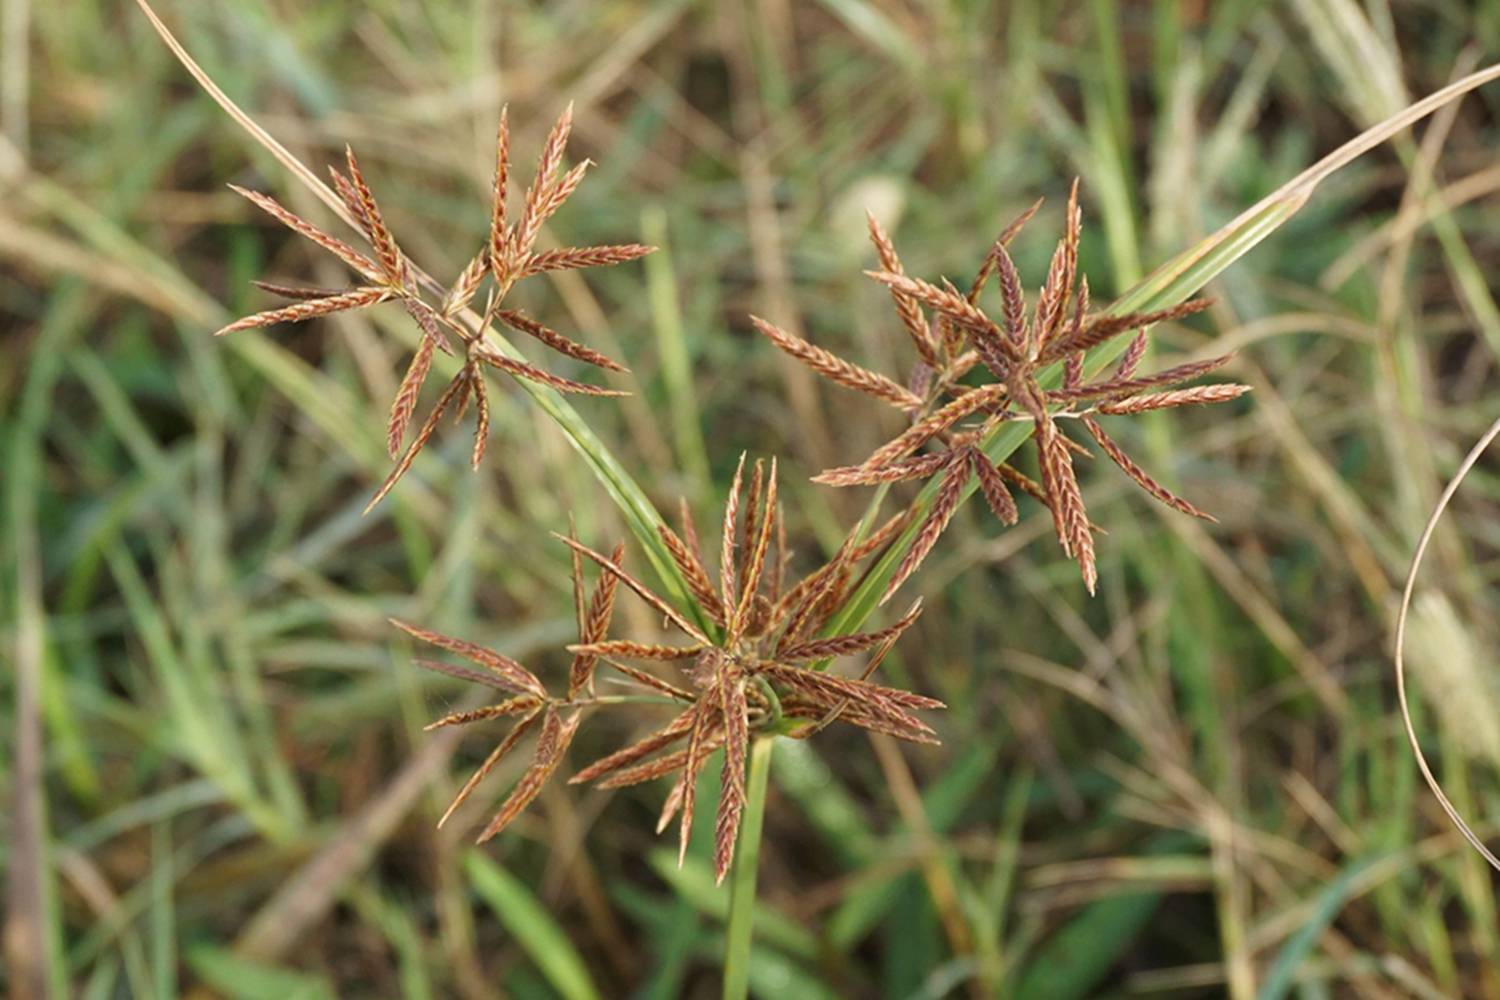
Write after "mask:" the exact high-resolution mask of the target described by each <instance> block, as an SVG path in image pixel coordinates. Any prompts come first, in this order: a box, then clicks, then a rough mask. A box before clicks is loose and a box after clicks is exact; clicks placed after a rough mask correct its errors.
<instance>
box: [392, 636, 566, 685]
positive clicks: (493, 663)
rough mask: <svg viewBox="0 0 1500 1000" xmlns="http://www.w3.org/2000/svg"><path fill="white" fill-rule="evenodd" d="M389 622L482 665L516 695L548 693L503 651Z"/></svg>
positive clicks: (532, 675) (529, 672)
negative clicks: (507, 685)
mask: <svg viewBox="0 0 1500 1000" xmlns="http://www.w3.org/2000/svg"><path fill="white" fill-rule="evenodd" d="M390 622H391V624H392V625H394V626H396V627H397V628H399V629H400V630H401V631H403V632H405V633H406V634H407V635H409V636H411V637H412V638H414V639H421V640H422V641H423V642H426V643H430V644H432V645H434V646H437V647H438V648H439V649H446V650H447V651H448V652H450V653H455V654H457V655H459V656H462V657H463V658H464V659H466V660H469V661H470V662H472V663H477V664H479V665H480V666H481V667H484V668H486V669H488V670H489V671H490V672H492V673H493V674H494V675H495V676H496V677H498V678H499V679H500V680H502V681H503V682H505V683H507V684H510V685H511V686H512V687H513V688H514V689H515V691H516V692H517V693H518V694H525V693H528V692H529V693H531V694H536V695H541V696H542V697H546V695H547V689H546V688H545V687H543V686H542V682H541V681H539V680H537V678H536V675H535V674H533V673H532V672H531V671H530V670H527V669H526V668H525V667H523V666H522V665H521V664H519V663H517V662H516V661H515V660H513V659H511V658H510V657H508V656H506V655H504V654H502V653H497V652H495V651H494V650H492V649H485V648H484V647H483V646H479V645H476V644H474V643H472V642H469V641H467V640H465V639H457V638H454V637H453V636H451V635H444V634H443V633H441V632H433V631H431V630H429V629H425V628H420V627H419V626H416V625H412V624H410V623H408V622H403V621H401V620H400V619H397V618H392V619H390Z"/></svg>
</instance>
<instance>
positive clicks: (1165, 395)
mask: <svg viewBox="0 0 1500 1000" xmlns="http://www.w3.org/2000/svg"><path fill="white" fill-rule="evenodd" d="M1249 391H1250V387H1249V386H1248V385H1241V384H1239V383H1237V382H1220V383H1217V384H1215V385H1195V386H1193V387H1192V388H1190V389H1172V390H1170V391H1168V392H1152V393H1146V394H1145V395H1141V396H1127V397H1125V398H1124V399H1117V400H1111V401H1110V402H1108V403H1100V404H1099V412H1100V413H1110V414H1124V413H1144V412H1145V411H1147V410H1164V409H1169V408H1171V407H1176V406H1194V405H1197V404H1202V403H1223V402H1227V401H1228V400H1231V399H1238V398H1239V397H1241V396H1243V395H1244V394H1245V393H1247V392H1249Z"/></svg>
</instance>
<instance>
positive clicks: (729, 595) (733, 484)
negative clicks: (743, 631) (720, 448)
mask: <svg viewBox="0 0 1500 1000" xmlns="http://www.w3.org/2000/svg"><path fill="white" fill-rule="evenodd" d="M744 477H745V453H744V452H740V461H739V464H738V465H736V466H735V469H734V479H733V480H731V481H730V484H729V496H728V497H727V498H725V500H724V533H723V535H722V536H721V537H720V552H719V597H720V600H722V601H723V602H724V609H725V612H726V613H728V614H730V616H731V617H732V614H733V611H732V609H734V608H735V607H736V606H737V605H738V603H739V602H738V600H737V595H738V594H739V584H738V582H737V580H736V578H735V568H736V564H737V559H736V555H735V546H736V543H737V541H738V539H737V538H736V537H735V519H736V518H737V517H738V516H739V510H740V489H741V485H742V483H743V481H744Z"/></svg>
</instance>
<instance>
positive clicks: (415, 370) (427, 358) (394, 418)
mask: <svg viewBox="0 0 1500 1000" xmlns="http://www.w3.org/2000/svg"><path fill="white" fill-rule="evenodd" d="M433 343H434V341H433V339H432V338H431V337H423V338H422V341H421V343H419V344H418V345H417V353H416V354H414V355H412V359H411V364H410V365H409V366H408V367H407V369H406V375H405V377H404V378H402V379H401V386H400V387H399V388H398V389H397V390H396V399H395V402H393V403H392V404H391V419H390V424H389V426H388V428H387V430H386V435H385V446H386V450H387V451H389V452H390V455H391V457H392V458H395V457H396V456H397V455H398V454H400V452H401V442H402V441H404V440H405V439H406V429H407V427H408V426H410V424H411V415H412V413H413V412H415V410H416V408H417V397H418V396H420V395H421V393H422V385H423V383H425V382H426V381H427V373H428V372H429V371H431V370H432V345H433Z"/></svg>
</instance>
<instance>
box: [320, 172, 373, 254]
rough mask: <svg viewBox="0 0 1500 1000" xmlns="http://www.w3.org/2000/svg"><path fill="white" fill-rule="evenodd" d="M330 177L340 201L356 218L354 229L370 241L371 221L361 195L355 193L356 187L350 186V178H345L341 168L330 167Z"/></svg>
mask: <svg viewBox="0 0 1500 1000" xmlns="http://www.w3.org/2000/svg"><path fill="white" fill-rule="evenodd" d="M328 176H329V177H330V178H331V179H332V180H333V189H334V190H335V191H337V192H338V194H339V200H341V201H342V202H343V203H344V207H345V208H347V209H348V210H349V214H350V215H352V216H354V228H356V229H358V230H359V234H360V235H361V236H363V237H364V238H365V239H366V240H368V239H369V238H370V219H369V216H368V215H367V214H366V213H365V206H364V205H362V204H361V203H360V200H359V194H358V193H356V192H355V190H354V185H353V184H350V183H349V178H347V177H345V176H344V175H343V173H342V172H341V171H340V170H339V168H338V167H335V166H334V165H333V164H331V163H330V164H329V165H328Z"/></svg>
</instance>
